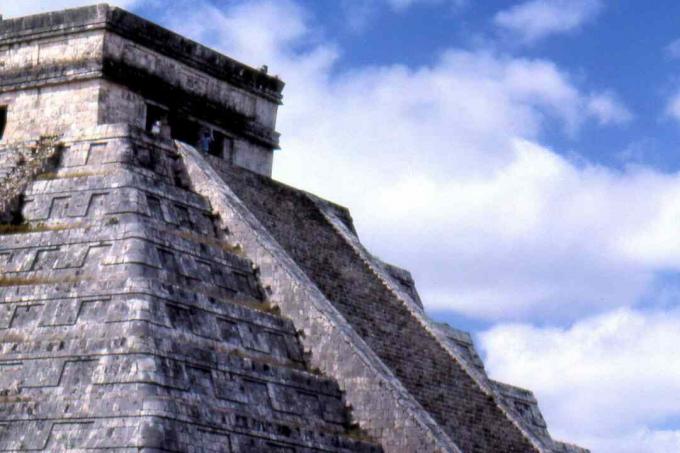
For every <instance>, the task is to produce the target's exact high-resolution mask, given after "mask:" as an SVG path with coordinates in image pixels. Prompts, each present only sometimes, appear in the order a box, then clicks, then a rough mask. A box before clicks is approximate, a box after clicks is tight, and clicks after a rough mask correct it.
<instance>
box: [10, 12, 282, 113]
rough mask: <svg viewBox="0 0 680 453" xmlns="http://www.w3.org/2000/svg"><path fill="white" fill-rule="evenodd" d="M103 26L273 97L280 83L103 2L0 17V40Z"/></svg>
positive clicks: (276, 97) (276, 99) (277, 94)
mask: <svg viewBox="0 0 680 453" xmlns="http://www.w3.org/2000/svg"><path fill="white" fill-rule="evenodd" d="M98 29H105V30H108V31H110V32H113V33H115V34H118V35H120V36H122V37H124V38H126V39H129V40H130V41H133V42H135V43H138V44H140V45H142V46H144V47H147V48H150V49H152V50H154V51H156V52H159V53H160V54H163V55H166V56H168V57H170V58H173V59H175V60H177V61H180V62H182V63H184V64H186V65H187V66H190V67H192V68H195V69H198V70H200V71H202V72H205V73H206V74H209V75H211V76H213V77H216V78H218V79H220V80H224V81H227V82H229V83H230V84H232V85H234V86H237V87H239V88H242V89H245V90H247V91H249V92H251V93H253V94H256V95H258V96H262V97H265V98H267V99H269V100H272V101H274V102H280V101H281V92H282V90H283V87H284V83H283V82H282V81H281V80H279V79H278V78H276V77H271V76H268V75H267V74H265V73H264V72H262V71H259V70H257V69H254V68H251V67H250V66H247V65H244V64H242V63H239V62H237V61H235V60H233V59H231V58H229V57H227V56H225V55H223V54H220V53H219V52H216V51H214V50H212V49H210V48H208V47H206V46H203V45H201V44H198V43H197V42H195V41H192V40H190V39H187V38H184V37H182V36H180V35H178V34H176V33H174V32H172V31H170V30H167V29H165V28H163V27H161V26H159V25H157V24H154V23H153V22H150V21H147V20H145V19H143V18H141V17H139V16H136V15H134V14H132V13H129V12H127V11H124V10H122V9H119V8H115V7H111V6H109V5H106V4H100V5H94V6H87V7H83V8H75V9H69V10H64V11H58V12H52V13H45V14H37V15H33V16H25V17H19V18H16V19H5V20H1V21H0V46H3V45H8V44H14V43H17V42H22V41H29V40H35V39H41V38H49V37H54V36H63V35H67V34H73V33H82V32H84V31H89V30H98Z"/></svg>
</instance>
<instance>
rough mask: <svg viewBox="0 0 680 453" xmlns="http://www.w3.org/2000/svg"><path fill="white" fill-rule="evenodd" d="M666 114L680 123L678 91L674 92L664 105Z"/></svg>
mask: <svg viewBox="0 0 680 453" xmlns="http://www.w3.org/2000/svg"><path fill="white" fill-rule="evenodd" d="M666 114H667V115H668V116H670V117H671V118H673V119H674V120H676V121H680V90H679V91H678V92H676V93H675V94H674V95H673V96H672V97H671V99H670V101H669V102H668V104H667V105H666Z"/></svg>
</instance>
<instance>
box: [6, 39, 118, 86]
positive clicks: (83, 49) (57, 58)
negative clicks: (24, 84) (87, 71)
mask: <svg viewBox="0 0 680 453" xmlns="http://www.w3.org/2000/svg"><path fill="white" fill-rule="evenodd" d="M104 35H105V32H104V30H92V31H84V32H82V33H79V34H73V35H65V36H58V37H46V38H42V39H41V38H39V37H36V38H34V39H21V38H16V39H14V40H11V39H10V40H8V41H9V42H7V43H2V41H0V61H2V62H3V63H4V65H3V66H2V71H3V73H5V74H6V75H7V76H9V77H11V76H15V77H17V78H18V77H19V76H20V75H21V73H23V72H25V71H26V70H27V69H29V68H38V67H40V66H42V68H43V72H46V71H47V70H48V69H49V68H50V67H53V66H55V65H57V64H66V63H69V64H72V63H79V62H83V61H97V60H101V58H102V55H103V54H102V51H103V48H104ZM10 80H11V79H10ZM2 83H3V84H6V83H8V81H7V80H5V81H3V82H2Z"/></svg>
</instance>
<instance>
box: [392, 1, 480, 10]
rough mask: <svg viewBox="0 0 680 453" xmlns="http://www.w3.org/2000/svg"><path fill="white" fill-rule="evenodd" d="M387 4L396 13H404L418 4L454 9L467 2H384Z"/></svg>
mask: <svg viewBox="0 0 680 453" xmlns="http://www.w3.org/2000/svg"><path fill="white" fill-rule="evenodd" d="M386 1H387V3H388V4H389V5H390V6H391V7H392V8H393V9H394V10H396V11H405V10H407V9H408V8H410V7H411V6H414V5H418V4H426V5H438V4H448V5H450V6H454V7H460V6H462V5H463V4H465V3H466V2H467V0H386Z"/></svg>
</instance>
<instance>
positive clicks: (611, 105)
mask: <svg viewBox="0 0 680 453" xmlns="http://www.w3.org/2000/svg"><path fill="white" fill-rule="evenodd" d="M587 108H588V112H590V114H591V115H592V116H593V117H595V118H596V119H597V121H599V123H600V124H602V125H607V124H624V123H628V122H630V121H631V120H632V119H633V114H632V113H630V111H629V110H628V108H626V106H625V105H624V104H623V103H622V102H621V101H620V100H619V99H618V97H617V96H616V95H615V94H613V93H611V92H604V93H596V94H593V95H591V96H590V97H589V99H588V107H587Z"/></svg>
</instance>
